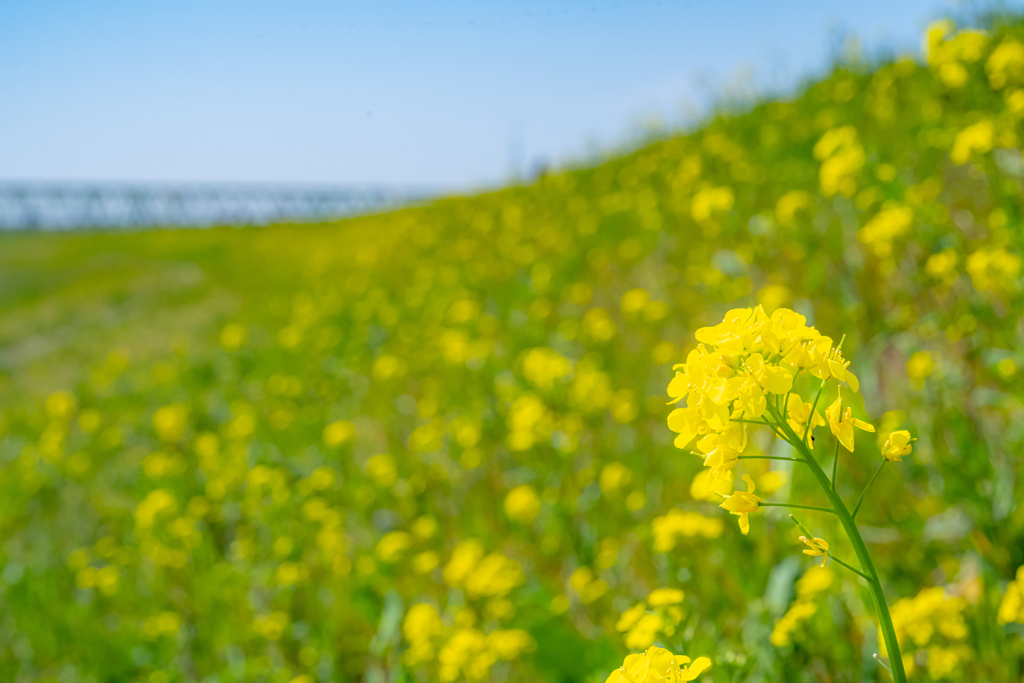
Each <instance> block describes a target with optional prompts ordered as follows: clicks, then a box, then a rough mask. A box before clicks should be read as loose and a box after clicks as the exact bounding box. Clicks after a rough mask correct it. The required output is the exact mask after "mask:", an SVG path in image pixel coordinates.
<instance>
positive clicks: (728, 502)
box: [719, 474, 761, 536]
mask: <svg viewBox="0 0 1024 683" xmlns="http://www.w3.org/2000/svg"><path fill="white" fill-rule="evenodd" d="M743 481H745V482H747V490H746V491H734V492H733V494H732V495H731V496H729V497H728V498H726V499H725V501H724V502H723V503H722V504H721V505H720V506H719V507H722V508H724V509H726V510H728V511H729V512H730V513H732V514H734V515H738V516H739V518H740V520H739V523H740V531H741V532H742V533H743V535H744V536H746V535H747V533H749V532H750V517H749V515H750V513H751V512H755V511H756V510H757V508H758V507H759V506H760V504H761V499H760V498H758V497H757V496H755V495H754V480H753V479H751V478H750V475H749V474H744V475H743Z"/></svg>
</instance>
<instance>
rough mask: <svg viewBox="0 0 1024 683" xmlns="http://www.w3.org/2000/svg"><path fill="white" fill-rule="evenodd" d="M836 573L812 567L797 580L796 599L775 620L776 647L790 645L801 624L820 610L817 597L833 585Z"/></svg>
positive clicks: (827, 569) (773, 632)
mask: <svg viewBox="0 0 1024 683" xmlns="http://www.w3.org/2000/svg"><path fill="white" fill-rule="evenodd" d="M834 580H835V574H833V573H832V570H831V569H829V568H827V567H811V568H810V569H808V570H807V572H806V573H805V574H804V575H803V576H802V577H800V579H799V580H798V581H797V582H796V599H795V600H794V601H793V603H792V604H791V605H790V606H789V609H787V610H786V613H785V614H783V615H782V616H781V617H780V618H779V619H778V620H776V622H775V626H774V627H773V628H772V634H771V637H770V639H771V642H772V645H774V646H775V647H783V646H785V645H789V644H791V643H792V642H793V640H794V635H795V634H796V632H797V629H798V628H799V627H800V624H801V623H803V622H805V621H807V620H808V619H810V618H811V617H812V616H814V614H815V612H817V611H818V605H817V604H816V603H815V598H817V597H818V595H819V594H821V593H822V591H824V590H825V589H827V588H828V587H829V586H831V585H832V582H833V581H834Z"/></svg>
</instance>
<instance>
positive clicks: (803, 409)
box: [786, 395, 825, 449]
mask: <svg viewBox="0 0 1024 683" xmlns="http://www.w3.org/2000/svg"><path fill="white" fill-rule="evenodd" d="M811 408H812V405H811V403H810V402H809V401H808V402H804V400H803V399H802V398H800V397H799V396H796V395H794V396H790V397H789V411H788V412H789V417H788V418H787V419H786V422H788V423H789V426H790V428H791V429H792V430H793V432H794V433H795V434H796V435H797V436H798V437H800V438H801V439H804V429H805V428H807V426H808V422H810V430H809V431H811V432H813V431H814V428H815V427H824V426H825V419H824V418H823V417H822V416H821V414H820V413H819V412H818V411H817V410H815V411H814V413H813V415H812V414H811ZM804 440H805V443H807V446H808V447H809V448H812V449H813V448H814V438H813V437H811V438H808V439H804Z"/></svg>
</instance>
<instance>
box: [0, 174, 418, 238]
mask: <svg viewBox="0 0 1024 683" xmlns="http://www.w3.org/2000/svg"><path fill="white" fill-rule="evenodd" d="M437 194H438V193H437V192H436V191H435V192H429V191H426V190H423V189H420V190H402V189H396V188H382V187H287V186H270V185H267V186H261V185H200V184H189V185H170V184H167V185H161V184H115V183H56V182H11V181H0V229H7V230H70V229H75V228H134V229H139V228H147V227H168V226H187V227H206V226H211V225H265V224H268V223H275V222H282V221H297V222H309V221H320V220H329V219H332V218H341V217H345V216H353V215H358V214H363V213H371V212H376V211H382V210H386V209H391V208H395V207H397V206H401V205H404V204H409V203H413V202H417V201H423V200H425V199H428V198H430V197H432V196H437Z"/></svg>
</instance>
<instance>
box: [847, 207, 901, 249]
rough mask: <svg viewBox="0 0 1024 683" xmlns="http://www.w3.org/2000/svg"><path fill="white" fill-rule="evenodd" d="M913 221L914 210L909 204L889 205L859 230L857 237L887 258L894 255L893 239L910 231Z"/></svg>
mask: <svg viewBox="0 0 1024 683" xmlns="http://www.w3.org/2000/svg"><path fill="white" fill-rule="evenodd" d="M913 222H914V211H913V209H911V208H910V207H909V206H898V205H897V206H889V207H886V208H883V209H882V210H881V211H879V212H878V213H877V214H875V215H874V217H873V218H871V220H869V221H868V222H867V224H865V226H864V227H863V228H861V229H860V230H859V231H858V232H857V239H859V240H860V241H861V242H862V243H864V244H866V245H868V247H870V248H871V250H872V251H873V252H874V254H875V256H878V257H879V258H885V257H887V256H891V255H892V243H893V241H894V240H895V239H896V238H898V237H902V236H904V235H906V234H907V233H908V232H910V226H911V225H912V224H913Z"/></svg>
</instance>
